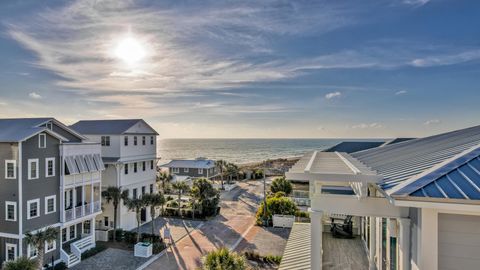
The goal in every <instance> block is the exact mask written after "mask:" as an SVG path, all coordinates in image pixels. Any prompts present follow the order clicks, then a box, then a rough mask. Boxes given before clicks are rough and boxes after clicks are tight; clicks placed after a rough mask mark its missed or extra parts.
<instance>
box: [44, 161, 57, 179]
mask: <svg viewBox="0 0 480 270" xmlns="http://www.w3.org/2000/svg"><path fill="white" fill-rule="evenodd" d="M52 176H55V158H46V159H45V177H52Z"/></svg>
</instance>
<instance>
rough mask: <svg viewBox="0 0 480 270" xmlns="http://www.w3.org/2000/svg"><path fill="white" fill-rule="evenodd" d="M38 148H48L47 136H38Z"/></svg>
mask: <svg viewBox="0 0 480 270" xmlns="http://www.w3.org/2000/svg"><path fill="white" fill-rule="evenodd" d="M38 148H47V134H45V133H40V134H38Z"/></svg>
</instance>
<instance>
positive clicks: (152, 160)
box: [150, 160, 153, 170]
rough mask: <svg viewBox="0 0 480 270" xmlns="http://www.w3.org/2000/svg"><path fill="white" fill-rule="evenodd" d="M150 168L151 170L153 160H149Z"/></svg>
mask: <svg viewBox="0 0 480 270" xmlns="http://www.w3.org/2000/svg"><path fill="white" fill-rule="evenodd" d="M150 170H153V160H151V161H150Z"/></svg>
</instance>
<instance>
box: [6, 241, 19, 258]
mask: <svg viewBox="0 0 480 270" xmlns="http://www.w3.org/2000/svg"><path fill="white" fill-rule="evenodd" d="M5 246H6V251H5V259H6V260H7V261H15V259H16V258H17V244H11V243H6V244H5Z"/></svg>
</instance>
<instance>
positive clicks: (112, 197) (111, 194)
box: [102, 186, 127, 242]
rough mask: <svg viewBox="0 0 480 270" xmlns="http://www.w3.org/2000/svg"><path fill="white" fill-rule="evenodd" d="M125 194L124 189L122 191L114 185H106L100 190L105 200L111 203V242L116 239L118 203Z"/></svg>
mask: <svg viewBox="0 0 480 270" xmlns="http://www.w3.org/2000/svg"><path fill="white" fill-rule="evenodd" d="M126 195H127V193H126V191H124V192H122V189H121V188H119V187H115V186H110V187H107V189H106V190H104V191H102V197H103V198H104V199H105V201H106V202H107V203H110V202H111V203H112V204H113V242H115V241H116V231H117V212H118V205H119V204H120V201H121V200H122V199H123V198H124V197H126Z"/></svg>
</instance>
